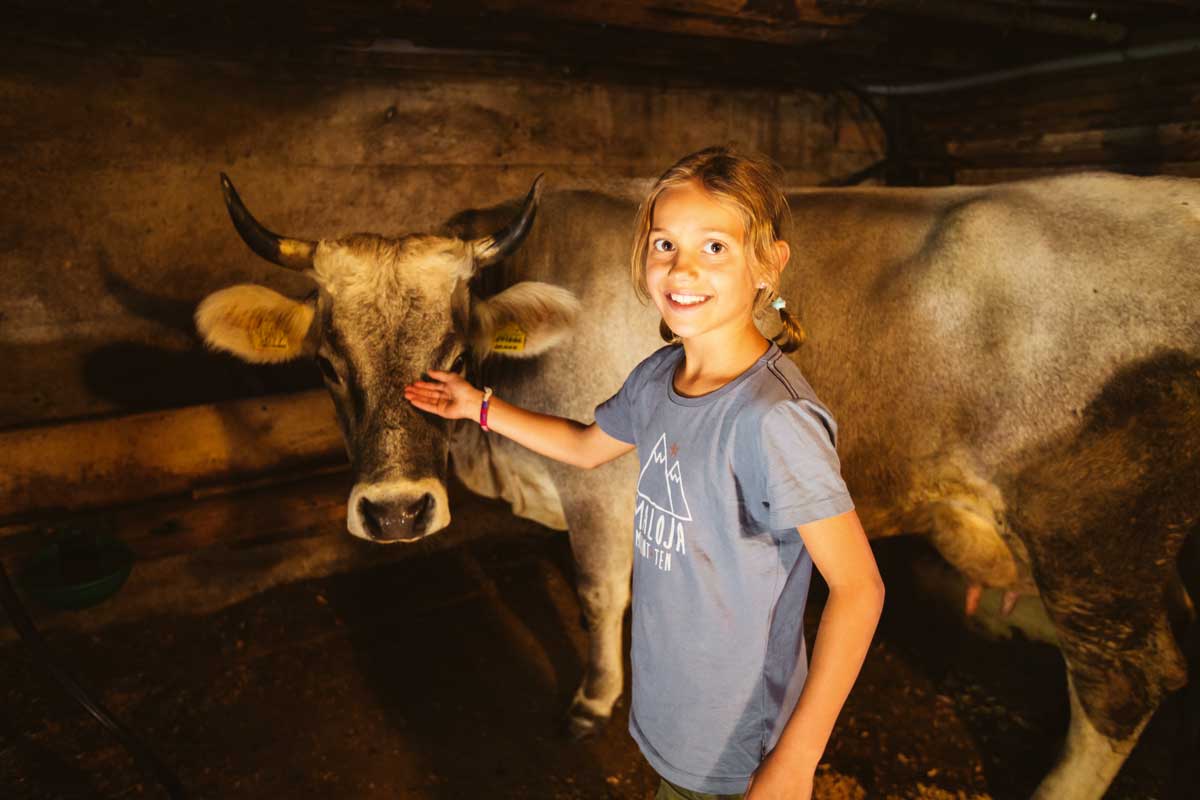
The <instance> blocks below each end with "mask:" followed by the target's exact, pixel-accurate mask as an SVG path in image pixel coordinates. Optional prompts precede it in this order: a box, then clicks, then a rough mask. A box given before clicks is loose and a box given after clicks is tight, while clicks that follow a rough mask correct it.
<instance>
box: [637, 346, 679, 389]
mask: <svg viewBox="0 0 1200 800" xmlns="http://www.w3.org/2000/svg"><path fill="white" fill-rule="evenodd" d="M682 352H683V346H682V345H679V344H668V345H663V346H662V347H660V348H658V349H657V350H655V351H654V352H653V353H651V354H650V355H648V356H646V357H645V358H643V359H642V360H641V361H639V362H638V365H637V366H636V367H634V368H633V369H632V370H630V371H629V378H628V380H627V381H626V382H627V383H637V382H644V381H646V380H650V379H651V376H653V375H654V374H655V373H657V372H660V371H662V370H663V369H664V368H667V367H674V366H675V364H676V363H677V362H678V361H679V356H680V354H681V353H682Z"/></svg>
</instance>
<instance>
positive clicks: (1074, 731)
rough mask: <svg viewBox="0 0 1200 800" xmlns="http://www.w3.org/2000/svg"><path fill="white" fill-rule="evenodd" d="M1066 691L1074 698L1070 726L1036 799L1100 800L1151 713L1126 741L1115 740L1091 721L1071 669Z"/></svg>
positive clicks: (1035, 796)
mask: <svg viewBox="0 0 1200 800" xmlns="http://www.w3.org/2000/svg"><path fill="white" fill-rule="evenodd" d="M1067 688H1068V691H1069V692H1070V695H1071V727H1070V728H1069V729H1068V731H1067V739H1066V741H1065V742H1064V743H1063V749H1062V753H1061V754H1060V755H1059V757H1058V763H1056V764H1055V765H1054V769H1052V770H1050V773H1049V774H1048V775H1047V776H1046V777H1045V778H1044V779H1043V780H1042V782H1041V784H1040V785H1039V786H1038V788H1037V791H1036V792H1034V794H1033V800H1099V798H1101V797H1103V796H1104V793H1105V792H1106V791H1107V790H1108V786H1109V784H1110V783H1112V780H1113V778H1115V777H1116V776H1117V772H1118V771H1119V770H1120V769H1121V765H1122V764H1124V763H1125V759H1126V758H1128V757H1129V754H1130V753H1131V752H1132V751H1133V747H1134V745H1136V744H1137V740H1138V737H1140V736H1141V735H1142V729H1143V728H1145V727H1146V723H1147V722H1148V721H1149V719H1150V716H1151V714H1150V713H1148V714H1146V715H1145V716H1144V717H1142V719H1141V721H1139V722H1138V723H1137V724H1136V725H1135V726H1134V728H1133V732H1132V733H1131V734H1130V735H1129V736H1127V737H1126V738H1124V739H1113V738H1110V737H1108V736H1105V735H1104V734H1102V733H1101V732H1100V731H1098V730H1096V727H1095V726H1094V725H1092V722H1091V720H1089V719H1088V716H1087V714H1086V713H1085V712H1084V710H1083V705H1082V704H1081V703H1080V702H1079V695H1078V693H1077V692H1076V691H1075V682H1074V680H1072V678H1071V672H1070V670H1068V671H1067Z"/></svg>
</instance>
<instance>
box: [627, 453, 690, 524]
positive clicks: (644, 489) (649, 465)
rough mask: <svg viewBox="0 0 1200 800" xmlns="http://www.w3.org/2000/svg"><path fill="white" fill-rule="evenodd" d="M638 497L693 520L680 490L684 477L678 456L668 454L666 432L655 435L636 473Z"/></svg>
mask: <svg viewBox="0 0 1200 800" xmlns="http://www.w3.org/2000/svg"><path fill="white" fill-rule="evenodd" d="M637 493H638V497H640V498H641V499H643V500H645V501H646V502H647V503H649V504H650V505H652V506H654V507H655V508H657V509H658V510H659V511H662V512H663V513H664V514H670V515H671V516H672V517H674V518H675V519H677V520H681V521H683V522H691V521H692V510H691V509H690V508H689V507H688V502H687V497H686V496H684V494H683V479H682V477H681V476H680V473H679V460H678V459H674V460H671V459H669V458H668V457H667V434H665V433H664V434H663V435H662V436H660V437H658V442H657V443H656V444H655V445H654V450H653V451H651V453H650V457H649V458H648V459H646V464H645V466H643V467H642V474H641V475H639V476H638V484H637Z"/></svg>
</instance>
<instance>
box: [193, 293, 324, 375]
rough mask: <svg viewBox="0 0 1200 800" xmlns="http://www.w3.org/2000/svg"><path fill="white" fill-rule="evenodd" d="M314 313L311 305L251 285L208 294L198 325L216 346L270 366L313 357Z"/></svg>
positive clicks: (197, 310)
mask: <svg viewBox="0 0 1200 800" xmlns="http://www.w3.org/2000/svg"><path fill="white" fill-rule="evenodd" d="M313 316H314V312H313V306H312V304H310V303H302V302H298V301H296V300H293V299H291V298H290V297H284V296H283V295H281V294H280V293H279V292H275V291H272V290H270V289H268V288H267V287H265V286H255V285H254V284H248V283H246V284H240V285H238V286H230V287H229V288H228V289H222V290H221V291H219V292H213V293H212V294H210V295H209V296H208V297H206V298H204V300H203V302H201V303H200V305H199V306H198V307H197V308H196V329H197V330H198V331H200V335H201V336H202V337H203V338H204V342H205V343H206V344H207V345H208V346H209V347H211V348H213V349H214V350H225V351H226V352H229V353H233V354H234V355H235V356H237V357H238V358H240V359H242V360H244V361H250V362H253V363H257V364H270V363H276V362H280V361H290V360H291V359H293V358H297V357H299V356H303V355H311V351H312V341H311V340H310V339H309V337H308V331H309V328H310V327H311V326H312V324H313Z"/></svg>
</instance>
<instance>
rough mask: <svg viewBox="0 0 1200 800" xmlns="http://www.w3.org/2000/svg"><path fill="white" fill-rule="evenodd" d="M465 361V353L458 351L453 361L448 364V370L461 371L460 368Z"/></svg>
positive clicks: (464, 364)
mask: <svg viewBox="0 0 1200 800" xmlns="http://www.w3.org/2000/svg"><path fill="white" fill-rule="evenodd" d="M466 363H467V354H466V353H459V354H458V358H456V359H454V363H452V364H451V365H450V372H461V371H462V368H463V367H464V366H466Z"/></svg>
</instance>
